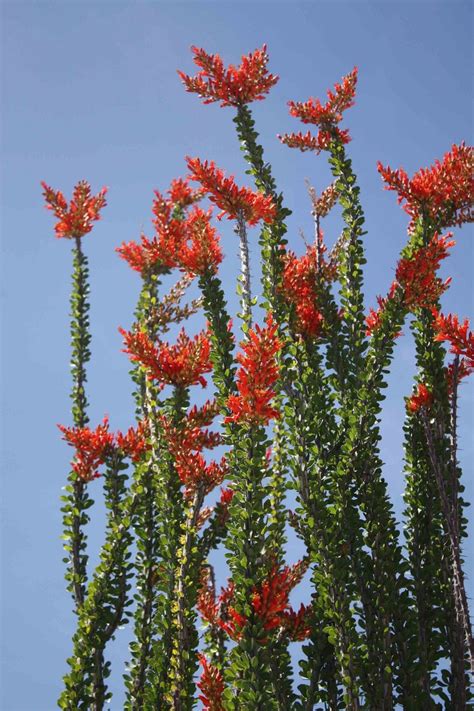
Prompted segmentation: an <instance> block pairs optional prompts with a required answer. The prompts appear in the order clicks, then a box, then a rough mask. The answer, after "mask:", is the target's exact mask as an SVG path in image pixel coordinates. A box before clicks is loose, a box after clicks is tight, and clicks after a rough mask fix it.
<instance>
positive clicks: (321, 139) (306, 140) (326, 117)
mask: <svg viewBox="0 0 474 711" xmlns="http://www.w3.org/2000/svg"><path fill="white" fill-rule="evenodd" d="M356 84H357V67H354V69H353V70H352V72H350V73H349V74H347V75H346V76H345V77H343V79H342V82H341V84H335V85H334V91H330V90H329V91H328V92H327V95H328V100H327V102H326V103H325V104H321V102H320V100H319V99H313V98H311V99H308V101H304V102H303V101H289V102H288V106H289V107H290V114H291V115H292V116H295V117H296V118H299V119H300V120H301V121H302V122H303V123H306V124H308V123H309V124H313V125H314V126H318V128H319V132H318V134H317V135H316V136H313V135H312V134H311V133H310V132H309V131H308V133H306V134H305V135H303V134H302V133H292V134H285V135H284V136H279V138H280V140H281V141H282V143H285V144H286V145H287V146H289V147H290V148H299V149H300V150H302V151H308V150H312V151H317V152H318V153H319V152H320V151H322V150H326V149H327V148H328V147H329V144H330V143H331V141H333V140H337V141H339V142H340V143H348V142H349V141H350V136H349V131H347V130H341V129H340V128H338V126H337V124H338V123H340V122H341V121H342V113H343V111H345V110H346V109H349V108H350V107H351V106H354V97H355V89H356Z"/></svg>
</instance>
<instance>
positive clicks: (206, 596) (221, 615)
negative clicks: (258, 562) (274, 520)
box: [198, 561, 310, 644]
mask: <svg viewBox="0 0 474 711" xmlns="http://www.w3.org/2000/svg"><path fill="white" fill-rule="evenodd" d="M306 569H307V563H306V562H304V561H299V562H298V563H296V564H295V565H294V566H291V567H290V566H285V567H284V568H283V569H282V570H278V568H277V567H276V566H275V567H273V568H272V570H271V571H270V573H269V575H268V577H267V578H266V579H265V580H264V581H263V582H262V583H261V584H259V585H256V586H255V587H254V588H253V590H252V593H251V601H250V604H251V609H252V611H253V613H254V615H255V617H256V618H257V619H258V620H259V621H260V624H261V626H262V631H263V636H262V637H261V638H260V640H259V642H260V643H261V644H265V643H266V642H267V641H268V638H267V635H266V633H268V632H271V631H273V630H276V629H279V630H282V631H283V632H284V633H285V634H286V635H287V637H288V638H289V639H291V640H293V641H297V640H302V639H305V638H306V637H307V636H308V634H309V631H310V630H309V624H308V623H309V620H308V616H309V612H310V608H309V607H306V606H305V605H301V607H300V609H299V610H298V611H297V612H296V611H295V610H293V609H292V608H291V606H290V604H289V596H290V592H291V591H292V590H293V588H294V587H295V586H296V585H297V584H298V583H299V582H300V581H301V579H302V577H303V575H304V573H305V571H306ZM233 599H234V585H233V583H229V585H228V586H227V587H226V588H223V589H222V590H221V594H220V596H219V598H218V599H217V600H216V599H215V594H214V590H213V588H212V587H211V586H209V584H208V582H207V581H206V580H204V581H203V585H202V588H201V591H200V594H199V598H198V610H199V612H200V613H201V616H202V617H203V619H205V620H206V621H207V622H209V623H210V624H211V625H214V626H216V627H220V628H221V629H223V630H224V631H225V632H226V633H227V634H228V635H229V637H230V638H231V639H233V640H238V639H239V638H240V637H241V635H242V631H243V628H244V627H245V625H246V624H247V621H248V620H247V618H246V617H245V616H244V615H241V614H240V613H238V612H237V610H236V609H235V608H234V607H233V604H232V603H233Z"/></svg>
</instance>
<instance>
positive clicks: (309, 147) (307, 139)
mask: <svg viewBox="0 0 474 711" xmlns="http://www.w3.org/2000/svg"><path fill="white" fill-rule="evenodd" d="M278 138H279V139H280V141H281V142H282V143H283V144H284V145H285V146H288V148H299V150H300V151H303V153H304V152H305V151H314V152H315V153H321V151H327V150H328V148H329V144H330V143H331V141H333V140H334V139H335V138H336V139H337V140H338V141H339V142H340V143H344V144H346V143H349V142H350V140H351V137H350V136H349V131H348V130H347V129H346V130H344V131H341V129H339V128H333V129H332V131H323V130H321V131H318V133H317V134H316V136H315V135H314V134H312V133H311V131H308V132H307V133H305V134H302V133H301V131H300V132H299V133H284V134H283V135H280V134H278Z"/></svg>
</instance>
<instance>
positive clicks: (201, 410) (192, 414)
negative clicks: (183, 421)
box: [187, 400, 220, 427]
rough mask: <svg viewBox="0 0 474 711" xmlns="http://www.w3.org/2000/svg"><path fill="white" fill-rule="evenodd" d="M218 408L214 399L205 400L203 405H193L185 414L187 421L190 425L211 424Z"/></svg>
mask: <svg viewBox="0 0 474 711" xmlns="http://www.w3.org/2000/svg"><path fill="white" fill-rule="evenodd" d="M219 412H220V409H219V405H218V403H217V401H216V400H206V402H205V403H204V405H201V407H198V406H197V405H194V406H193V407H192V408H191V409H190V411H189V412H188V415H187V420H188V423H189V424H190V425H191V426H192V427H207V426H208V425H210V424H212V423H213V421H214V420H215V418H216V417H217V415H218V414H219Z"/></svg>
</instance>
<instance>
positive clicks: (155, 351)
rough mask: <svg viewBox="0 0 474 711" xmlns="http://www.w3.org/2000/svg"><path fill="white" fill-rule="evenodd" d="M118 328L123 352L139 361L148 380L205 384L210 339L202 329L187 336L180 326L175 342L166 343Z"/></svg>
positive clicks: (208, 369)
mask: <svg viewBox="0 0 474 711" xmlns="http://www.w3.org/2000/svg"><path fill="white" fill-rule="evenodd" d="M119 331H120V333H121V334H122V336H123V338H124V344H125V346H126V347H125V348H124V353H128V354H129V356H130V360H132V361H134V362H136V363H140V364H141V365H143V366H144V368H145V369H146V371H147V373H148V377H149V378H150V379H151V380H157V381H158V382H159V383H160V384H161V385H162V386H164V385H177V386H181V387H188V386H189V385H197V384H198V383H199V384H201V385H202V386H203V387H205V386H206V384H207V383H206V380H205V378H204V374H205V373H210V372H211V370H212V364H211V361H210V352H211V343H210V340H209V338H208V336H207V333H206V332H204V331H203V332H201V333H200V334H198V335H197V336H194V338H189V336H187V335H186V333H185V331H184V329H182V330H181V331H180V333H179V336H178V340H177V342H176V344H175V345H169V344H168V343H166V342H161V341H160V342H158V343H157V344H155V343H153V341H152V340H151V339H150V337H149V336H148V335H147V334H146V333H145V332H144V331H140V330H135V331H125V330H124V329H123V328H120V329H119Z"/></svg>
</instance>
